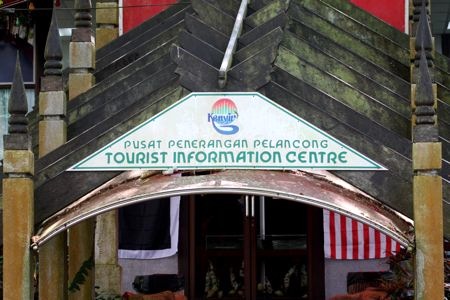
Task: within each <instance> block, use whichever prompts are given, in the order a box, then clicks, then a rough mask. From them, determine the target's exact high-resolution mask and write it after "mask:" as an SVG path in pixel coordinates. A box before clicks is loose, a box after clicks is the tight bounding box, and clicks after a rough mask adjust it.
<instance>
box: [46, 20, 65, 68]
mask: <svg viewBox="0 0 450 300" xmlns="http://www.w3.org/2000/svg"><path fill="white" fill-rule="evenodd" d="M44 58H45V64H44V75H45V76H47V75H56V76H61V75H62V63H61V60H62V50H61V41H60V39H59V30H58V23H57V21H56V13H55V11H53V14H52V21H51V23H50V28H49V30H48V35H47V42H46V44H45V51H44Z"/></svg>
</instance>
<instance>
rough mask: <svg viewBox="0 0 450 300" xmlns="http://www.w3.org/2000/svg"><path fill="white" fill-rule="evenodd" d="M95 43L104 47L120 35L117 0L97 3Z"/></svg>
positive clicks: (103, 0) (105, 0) (104, 0)
mask: <svg viewBox="0 0 450 300" xmlns="http://www.w3.org/2000/svg"><path fill="white" fill-rule="evenodd" d="M96 8H97V9H96V13H95V21H96V23H97V26H96V29H95V45H96V48H97V49H100V48H102V47H103V46H104V45H106V44H108V43H109V42H111V41H112V40H115V39H116V38H117V37H118V36H119V27H118V25H119V5H118V3H117V1H112V0H102V1H97V4H96Z"/></svg>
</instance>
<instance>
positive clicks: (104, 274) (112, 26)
mask: <svg viewBox="0 0 450 300" xmlns="http://www.w3.org/2000/svg"><path fill="white" fill-rule="evenodd" d="M96 7H97V10H96V16H95V20H96V23H97V26H96V29H95V44H96V50H98V49H100V48H101V47H103V46H104V45H106V44H108V43H109V42H111V41H113V40H114V39H116V38H117V37H118V36H119V28H118V24H119V8H118V7H119V6H118V3H117V1H114V0H113V1H111V0H103V1H101V2H100V1H97V3H96ZM118 226H119V224H118V214H117V210H113V211H110V212H108V213H104V214H102V215H100V216H97V224H96V229H95V285H96V286H98V287H99V292H102V293H103V294H104V295H120V293H121V275H122V269H121V267H120V266H119V264H118V255H117V254H118V246H119V236H118V229H119V227H118Z"/></svg>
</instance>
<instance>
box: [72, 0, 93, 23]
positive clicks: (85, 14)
mask: <svg viewBox="0 0 450 300" xmlns="http://www.w3.org/2000/svg"><path fill="white" fill-rule="evenodd" d="M91 9H92V4H91V0H75V10H76V13H75V27H77V28H91V27H92V14H91Z"/></svg>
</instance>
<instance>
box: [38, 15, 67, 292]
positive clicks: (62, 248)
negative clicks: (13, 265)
mask: <svg viewBox="0 0 450 300" xmlns="http://www.w3.org/2000/svg"><path fill="white" fill-rule="evenodd" d="M44 58H45V60H46V62H45V64H44V76H43V77H42V78H41V92H40V93H39V114H40V116H41V120H40V121H39V156H40V157H42V156H44V155H46V154H47V153H49V152H51V151H53V150H54V149H56V148H58V147H59V146H61V145H62V144H64V143H65V141H66V139H67V135H66V131H67V130H66V128H67V126H66V122H65V120H64V118H65V115H66V95H65V92H64V88H63V80H62V64H61V59H62V51H61V43H60V39H59V32H58V25H57V22H56V14H55V13H53V16H52V22H51V23H50V29H49V32H48V36H47V42H46V45H45V52H44ZM67 280H68V278H67V235H66V232H63V233H60V234H58V235H57V236H55V237H54V238H52V239H51V240H50V241H48V242H47V243H45V244H44V245H42V246H41V247H40V248H39V298H40V299H45V300H61V299H63V300H64V299H67Z"/></svg>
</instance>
